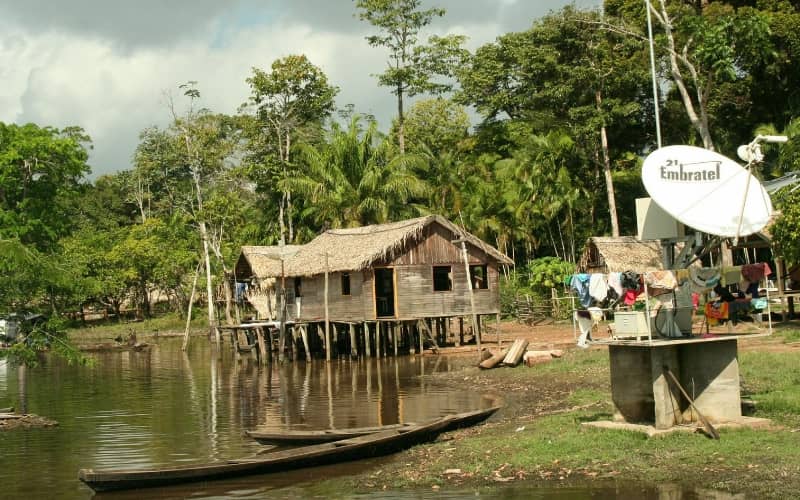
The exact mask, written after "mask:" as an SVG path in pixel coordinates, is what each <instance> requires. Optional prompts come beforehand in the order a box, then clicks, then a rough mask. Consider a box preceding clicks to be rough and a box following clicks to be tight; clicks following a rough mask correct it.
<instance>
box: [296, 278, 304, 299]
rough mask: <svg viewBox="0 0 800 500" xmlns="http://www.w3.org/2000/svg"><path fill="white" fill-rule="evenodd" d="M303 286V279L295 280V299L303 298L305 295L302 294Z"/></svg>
mask: <svg viewBox="0 0 800 500" xmlns="http://www.w3.org/2000/svg"><path fill="white" fill-rule="evenodd" d="M301 285H302V278H299V277H298V278H295V279H294V296H295V297H302V296H303V294H302V293H301V292H302V288H301Z"/></svg>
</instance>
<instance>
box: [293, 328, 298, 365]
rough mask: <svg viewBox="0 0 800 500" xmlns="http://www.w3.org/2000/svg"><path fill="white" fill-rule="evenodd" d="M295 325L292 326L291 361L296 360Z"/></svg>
mask: <svg viewBox="0 0 800 500" xmlns="http://www.w3.org/2000/svg"><path fill="white" fill-rule="evenodd" d="M297 333H298V332H297V327H294V326H293V327H292V361H297Z"/></svg>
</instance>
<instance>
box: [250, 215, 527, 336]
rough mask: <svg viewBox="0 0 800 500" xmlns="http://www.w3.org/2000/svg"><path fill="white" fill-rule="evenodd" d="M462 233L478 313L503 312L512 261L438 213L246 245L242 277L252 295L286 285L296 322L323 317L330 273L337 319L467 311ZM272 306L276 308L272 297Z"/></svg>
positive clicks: (332, 314)
mask: <svg viewBox="0 0 800 500" xmlns="http://www.w3.org/2000/svg"><path fill="white" fill-rule="evenodd" d="M462 239H463V241H464V242H465V244H466V249H467V260H468V263H469V268H470V273H469V274H470V277H471V279H472V284H473V296H474V302H475V312H476V313H477V314H497V313H499V312H500V304H499V290H498V278H499V268H500V266H503V265H512V264H513V261H512V260H511V259H509V258H508V257H506V256H505V255H503V254H502V253H500V252H499V251H498V250H497V249H495V248H494V247H492V246H491V245H488V244H486V243H484V242H483V241H481V240H480V239H479V238H477V237H475V236H473V235H471V234H469V233H466V232H464V231H462V230H461V229H460V228H459V227H457V226H456V225H454V224H453V223H451V222H450V221H448V220H447V219H445V218H443V217H441V216H437V215H431V216H427V217H420V218H416V219H410V220H405V221H401V222H394V223H390V224H378V225H372V226H364V227H357V228H349V229H331V230H328V231H326V232H324V233H322V234H321V235H319V236H318V237H317V238H315V239H314V240H312V241H311V242H309V243H308V244H306V245H301V246H285V247H283V248H282V249H281V247H276V246H271V247H242V253H241V255H240V256H239V259H238V261H237V263H236V268H235V273H236V280H237V281H239V282H245V281H246V282H249V283H251V286H250V288H251V292H250V295H251V296H253V295H257V294H254V293H253V292H252V290H260V291H262V292H265V293H270V292H269V291H272V292H271V293H272V294H273V296H274V291H275V290H277V289H280V286H281V283H284V284H285V285H284V286H285V289H286V293H287V301H288V304H289V305H290V307H289V310H288V313H289V316H290V319H294V320H296V321H304V322H314V321H320V320H321V319H322V318H323V317H324V302H325V285H324V283H325V275H326V274H327V275H328V283H329V284H328V310H329V318H330V320H331V321H340V322H360V321H365V320H376V319H390V320H398V321H402V320H412V319H421V318H432V317H448V316H460V315H468V314H470V313H471V307H470V300H469V288H468V282H467V272H466V269H465V265H464V258H463V254H462V250H461V243H460V241H461V240H462ZM259 293H261V292H259ZM256 301H257V299H256ZM251 302H253V300H251ZM254 305H256V304H254ZM257 308H258V306H257ZM269 310H270V311H275V308H274V301H272V302H271V304H270V307H269ZM259 312H261V308H259ZM262 315H263V313H262ZM270 316H272V317H274V314H270Z"/></svg>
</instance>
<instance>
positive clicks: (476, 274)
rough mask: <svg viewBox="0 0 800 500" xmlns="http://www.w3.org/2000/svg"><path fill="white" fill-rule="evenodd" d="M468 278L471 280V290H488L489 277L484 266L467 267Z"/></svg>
mask: <svg viewBox="0 0 800 500" xmlns="http://www.w3.org/2000/svg"><path fill="white" fill-rule="evenodd" d="M469 277H470V279H471V280H472V289H473V290H486V289H487V288H489V275H488V274H486V264H481V265H477V266H469Z"/></svg>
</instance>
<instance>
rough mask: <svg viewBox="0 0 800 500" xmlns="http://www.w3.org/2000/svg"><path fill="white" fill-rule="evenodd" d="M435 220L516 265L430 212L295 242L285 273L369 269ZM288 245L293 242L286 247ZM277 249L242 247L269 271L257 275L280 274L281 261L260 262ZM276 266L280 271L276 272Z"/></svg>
mask: <svg viewBox="0 0 800 500" xmlns="http://www.w3.org/2000/svg"><path fill="white" fill-rule="evenodd" d="M434 222H437V223H439V224H441V225H442V226H443V227H445V228H447V229H448V230H450V231H452V232H453V234H454V235H458V236H459V237H463V238H465V240H466V241H467V242H468V243H469V244H471V245H473V246H475V247H477V248H478V249H480V250H481V251H483V252H484V253H486V254H487V255H488V256H490V257H491V258H493V259H496V260H497V261H498V262H500V263H501V264H513V261H512V260H511V259H509V258H508V257H507V256H505V255H504V254H502V253H501V252H499V251H498V250H497V249H495V248H494V247H492V246H491V245H488V244H486V243H484V242H483V241H481V240H480V239H479V238H477V237H476V236H474V235H472V234H469V233H467V232H466V231H463V230H462V229H461V228H459V227H458V226H456V225H455V224H453V223H451V222H450V221H448V220H447V219H445V218H444V217H442V216H440V215H427V216H424V217H417V218H414V219H407V220H403V221H398V222H389V223H386V224H373V225H369V226H361V227H354V228H341V229H329V230H327V231H325V232H324V233H322V234H320V235H319V236H317V237H316V238H314V239H313V240H311V241H310V242H309V243H307V244H305V245H293V246H292V247H295V248H297V252H296V253H295V254H294V255H293V256H291V257H289V258H287V259H285V260H284V272H285V274H286V276H313V275H316V274H322V273H324V272H325V270H326V268H327V270H328V271H329V272H337V271H360V270H363V269H367V268H369V267H370V266H372V265H373V264H374V263H375V262H377V261H385V260H391V259H393V258H394V257H396V253H397V252H398V251H401V250H402V249H403V248H405V245H406V244H407V243H408V242H409V241H410V240H414V239H416V238H419V236H420V235H421V234H422V232H423V230H424V229H425V228H426V227H428V226H429V225H430V224H433V223H434ZM287 247H289V245H286V246H285V247H284V248H287ZM245 248H247V251H245ZM277 248H279V247H274V246H273V247H242V253H243V255H244V256H245V258H247V259H248V262H250V263H251V267H252V268H253V271H254V272H256V266H257V267H258V268H259V270H263V271H264V272H265V274H262V273H261V272H256V274H257V275H259V276H262V277H263V276H276V275H278V276H279V275H280V272H279V268H280V263H279V262H276V263H277V266H276V265H275V264H267V263H263V262H260V261H262V260H264V259H268V258H270V257H268V256H271V257H272V258H274V257H275V256H279V255H280V254H279V253H278V251H277V250H275V249H277ZM261 249H263V250H261ZM326 260H327V266H326V263H325V261H326ZM257 261H258V262H257ZM254 262H257V263H256V266H254V265H253V263H254ZM276 269H277V270H278V274H275V271H276Z"/></svg>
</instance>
